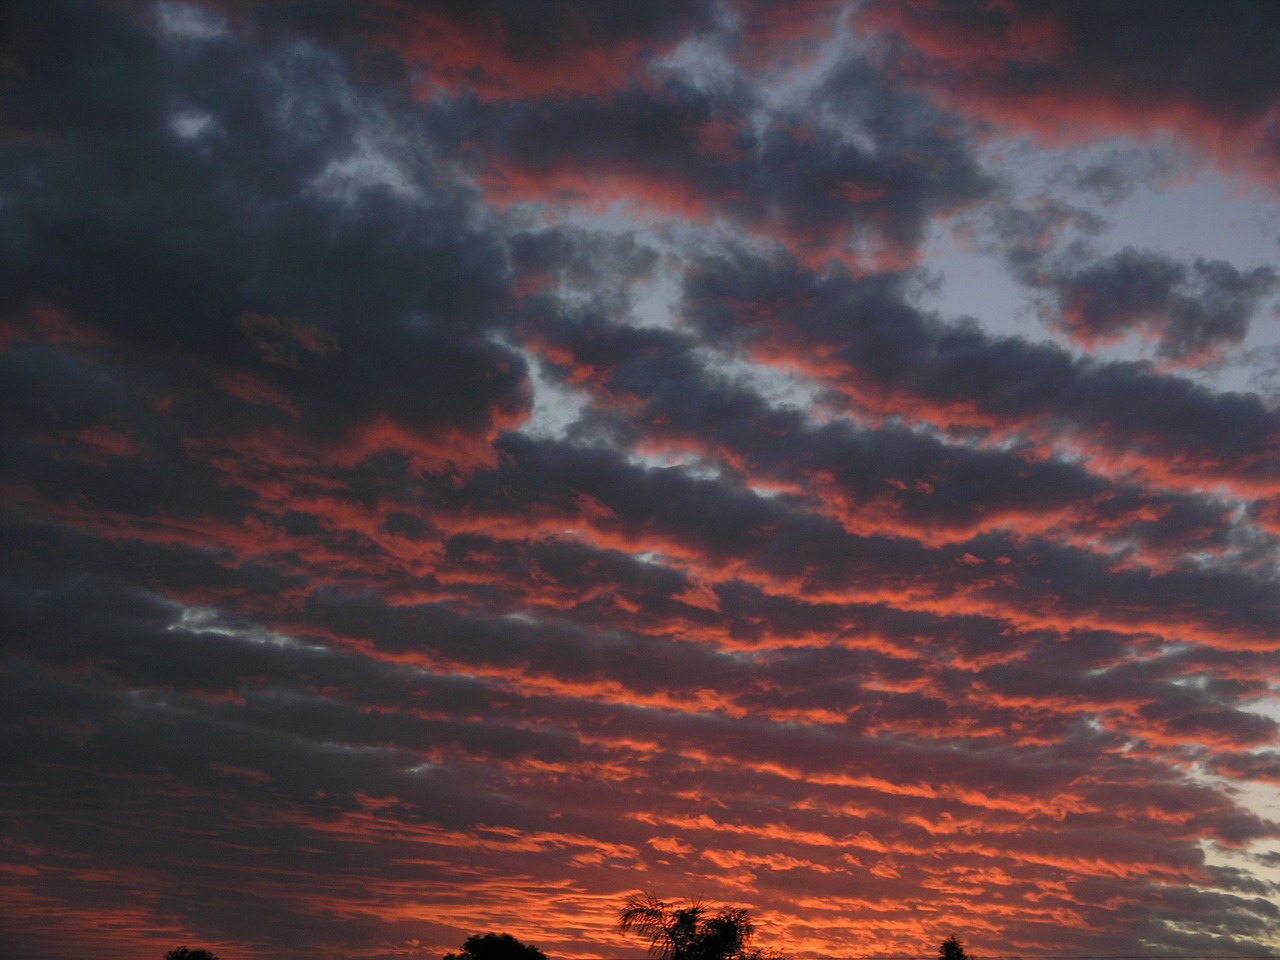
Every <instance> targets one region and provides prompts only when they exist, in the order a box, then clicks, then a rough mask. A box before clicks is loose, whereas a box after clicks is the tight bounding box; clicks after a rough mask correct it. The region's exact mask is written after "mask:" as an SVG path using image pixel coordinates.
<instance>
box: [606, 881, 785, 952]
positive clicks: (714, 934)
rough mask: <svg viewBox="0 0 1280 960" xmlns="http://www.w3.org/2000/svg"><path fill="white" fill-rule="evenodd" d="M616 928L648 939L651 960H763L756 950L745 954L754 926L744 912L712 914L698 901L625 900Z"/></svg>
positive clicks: (644, 897)
mask: <svg viewBox="0 0 1280 960" xmlns="http://www.w3.org/2000/svg"><path fill="white" fill-rule="evenodd" d="M618 925H619V926H620V927H622V929H623V930H626V931H635V932H636V933H638V934H640V935H641V936H644V937H648V938H649V956H650V957H653V958H654V960H765V958H766V956H768V957H770V958H773V957H776V955H773V954H769V955H766V954H764V953H762V952H761V951H759V950H753V951H750V952H748V950H747V947H748V945H749V944H750V943H751V938H752V937H753V936H754V934H755V926H754V925H753V924H752V922H751V917H750V916H749V915H748V914H747V911H745V910H721V911H720V912H719V913H715V914H712V913H710V912H709V911H708V909H707V908H706V906H704V905H703V904H702V902H701V901H698V900H691V901H688V902H686V903H685V904H683V905H678V904H672V903H667V902H666V901H664V900H659V899H658V898H657V897H655V896H653V894H649V893H644V894H636V895H634V896H632V897H630V898H628V900H627V902H626V903H625V904H623V907H622V909H621V910H620V911H619V912H618Z"/></svg>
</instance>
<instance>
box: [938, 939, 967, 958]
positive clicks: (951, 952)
mask: <svg viewBox="0 0 1280 960" xmlns="http://www.w3.org/2000/svg"><path fill="white" fill-rule="evenodd" d="M938 960H971V958H970V957H969V955H968V954H967V953H965V952H964V943H963V941H960V940H957V939H956V936H955V934H954V933H953V934H952V935H951V936H949V937H947V939H945V940H943V941H942V942H941V943H940V944H938Z"/></svg>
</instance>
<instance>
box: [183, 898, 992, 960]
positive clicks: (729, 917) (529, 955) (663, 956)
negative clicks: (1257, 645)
mask: <svg viewBox="0 0 1280 960" xmlns="http://www.w3.org/2000/svg"><path fill="white" fill-rule="evenodd" d="M618 926H619V927H620V928H621V929H622V930H623V931H624V932H627V933H636V934H638V935H640V936H642V937H644V938H645V939H646V940H648V942H649V960H790V958H788V957H787V956H786V954H784V953H782V952H780V951H777V950H770V949H761V948H759V947H753V946H752V945H751V942H752V940H754V939H755V924H754V923H752V921H751V916H750V914H749V913H748V912H747V911H746V910H742V909H730V910H720V911H717V912H715V913H713V912H712V911H711V909H710V908H709V907H707V905H706V904H704V903H703V902H702V901H701V900H684V901H680V902H676V903H670V902H668V901H666V900H659V899H658V898H657V897H656V896H654V895H653V894H651V893H637V894H633V895H632V896H630V897H628V898H627V900H626V902H625V903H623V905H622V908H621V909H620V910H619V911H618ZM164 960H218V957H217V956H215V955H214V954H212V953H210V952H209V951H208V950H191V949H188V948H187V947H178V948H177V949H176V950H170V951H169V952H168V953H166V954H165V955H164ZM441 960H547V955H546V954H545V953H543V952H542V951H541V950H539V949H538V948H537V947H535V946H534V945H532V944H528V943H522V942H521V941H519V940H517V939H516V938H515V937H513V936H512V935H511V934H509V933H486V934H479V933H477V934H474V935H472V936H470V937H467V939H466V940H465V941H463V944H462V949H461V951H460V952H458V953H446V954H445V955H444V956H443V957H442V958H441ZM911 960H914V958H911ZM938 960H970V957H969V955H968V954H967V953H966V952H965V946H964V943H963V942H961V941H960V940H958V939H957V938H956V937H955V935H954V934H953V935H951V936H949V937H947V938H946V939H945V940H943V941H942V942H941V943H939V944H938Z"/></svg>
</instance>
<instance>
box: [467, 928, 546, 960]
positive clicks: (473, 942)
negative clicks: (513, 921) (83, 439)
mask: <svg viewBox="0 0 1280 960" xmlns="http://www.w3.org/2000/svg"><path fill="white" fill-rule="evenodd" d="M444 960H547V955H546V954H545V953H543V952H542V951H541V950H539V949H538V948H537V947H535V946H532V945H530V944H527V943H521V942H520V941H519V940H517V939H516V938H515V937H513V936H512V935H511V934H509V933H486V934H485V935H484V936H480V934H478V933H477V934H475V935H474V936H470V937H467V939H466V940H465V941H464V942H463V944H462V952H461V953H446V954H445V955H444Z"/></svg>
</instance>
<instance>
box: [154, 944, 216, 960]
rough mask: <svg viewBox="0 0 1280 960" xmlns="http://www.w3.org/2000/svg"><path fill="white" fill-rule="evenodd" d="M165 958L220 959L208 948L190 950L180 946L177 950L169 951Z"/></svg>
mask: <svg viewBox="0 0 1280 960" xmlns="http://www.w3.org/2000/svg"><path fill="white" fill-rule="evenodd" d="M164 960H218V958H217V956H216V955H214V954H212V953H210V952H209V951H208V950H188V949H187V948H186V947H178V949H177V950H169V951H167V952H166V953H165V955H164Z"/></svg>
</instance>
